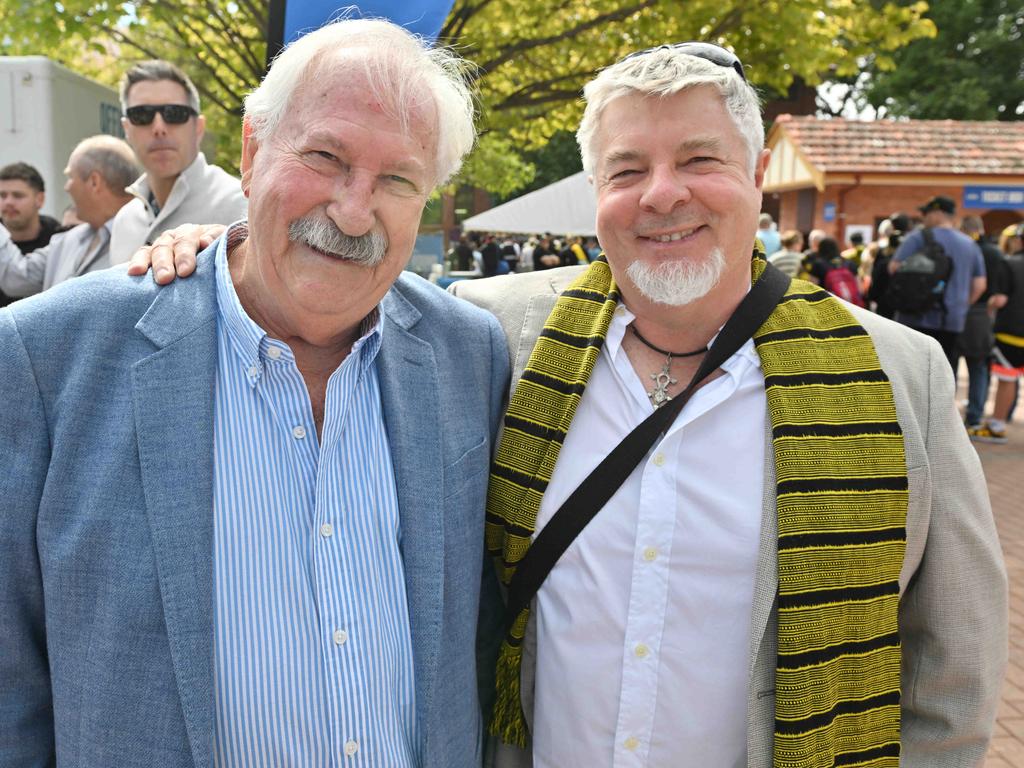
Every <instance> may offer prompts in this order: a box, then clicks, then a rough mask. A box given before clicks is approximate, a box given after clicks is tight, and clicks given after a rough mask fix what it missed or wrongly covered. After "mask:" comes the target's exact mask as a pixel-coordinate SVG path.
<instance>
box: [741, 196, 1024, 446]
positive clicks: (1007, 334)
mask: <svg viewBox="0 0 1024 768" xmlns="http://www.w3.org/2000/svg"><path fill="white" fill-rule="evenodd" d="M919 212H920V214H921V217H920V218H919V219H917V220H914V219H912V218H911V217H910V216H909V215H907V214H904V213H894V214H893V215H892V216H891V217H889V218H888V219H885V220H883V221H882V222H881V223H880V224H879V226H878V238H877V239H876V240H874V241H873V242H871V243H865V242H864V238H863V235H861V234H860V233H859V232H854V233H853V234H852V235H851V236H850V240H849V248H847V249H846V250H842V251H841V250H840V246H839V243H838V242H837V241H836V240H835V239H833V238H831V237H828V235H827V234H826V233H825V232H824V231H823V230H820V229H815V230H812V231H811V232H810V234H809V236H808V248H807V249H806V250H802V244H803V235H802V233H800V232H799V231H797V230H790V231H786V232H783V233H781V235H780V234H778V233H777V232H775V230H774V228H773V224H774V222H773V220H772V217H771V216H770V215H769V214H762V215H761V221H760V228H759V230H758V233H757V234H758V237H759V239H760V240H761V242H762V244H763V246H764V249H765V252H766V253H767V254H768V261H769V262H770V263H771V264H774V265H775V266H776V267H778V268H779V269H780V270H782V271H783V272H784V273H786V274H787V275H789V276H790V277H799V278H801V279H804V280H808V281H810V282H812V283H814V284H816V285H820V286H822V287H824V288H826V289H827V290H829V291H830V292H831V293H833V294H835V295H837V296H839V297H840V298H842V299H844V300H846V301H849V302H850V303H852V304H855V305H857V306H860V307H868V308H870V309H871V310H872V311H873V312H875V313H877V314H879V315H881V316H882V317H886V318H890V319H894V320H896V321H897V322H899V323H902V324H904V325H907V326H909V327H911V328H914V329H915V330H917V331H920V332H921V333H924V334H926V335H928V336H931V337H932V338H934V339H936V341H938V342H939V344H940V346H941V347H942V350H943V352H944V353H945V354H946V357H947V359H948V360H949V363H950V366H951V367H952V369H953V374H954V376H956V375H957V372H958V367H959V364H960V360H961V359H963V360H964V362H965V365H966V369H967V375H968V387H967V392H968V395H967V400H966V402H965V404H964V424H965V427H966V429H967V432H968V435H969V436H970V438H971V439H972V440H976V441H978V442H988V443H1005V442H1006V441H1007V437H1006V428H1007V424H1008V423H1009V421H1010V419H1011V418H1012V414H1013V409H1014V407H1015V404H1016V401H1017V393H1018V385H1019V381H1020V378H1021V377H1022V376H1024V277H1022V276H1021V269H1022V264H1024V240H1022V236H1024V223H1019V224H1013V225H1010V226H1007V227H1006V228H1005V229H1004V230H1003V231H1002V232H1001V233H1000V236H999V239H998V242H997V241H996V240H994V239H993V238H992V237H990V236H988V235H987V234H986V233H985V228H984V224H983V222H982V220H981V218H980V217H978V216H973V215H968V216H963V217H962V218H961V219H960V221H959V227H958V226H957V221H956V203H955V202H954V201H953V200H951V199H950V198H948V197H945V196H941V195H939V196H936V197H934V198H932V199H931V200H929V201H927V202H926V203H924V204H923V205H922V206H921V208H920V209H919ZM928 233H932V235H933V236H934V238H935V241H936V242H937V243H938V244H939V246H940V248H941V251H942V253H943V254H946V256H945V258H946V259H948V261H949V263H948V273H947V274H945V275H939V276H937V277H938V279H937V281H936V284H935V285H933V286H932V287H931V293H932V299H931V301H928V302H926V304H927V305H926V306H916V307H915V306H913V305H910V304H907V303H906V302H907V298H906V296H905V295H901V292H900V286H899V285H897V286H894V285H893V275H895V274H896V273H898V272H900V270H901V268H902V267H903V265H905V264H907V262H908V260H911V262H912V263H916V262H917V258H918V254H922V253H924V252H925V251H926V245H927V237H928ZM776 241H777V242H778V246H777V247H776V246H775V243H776ZM939 258H940V260H941V259H942V258H943V256H941V255H940V257H939ZM911 269H914V267H911ZM900 279H901V278H896V280H897V281H899V280H900ZM992 377H994V378H995V379H996V380H997V382H998V384H997V387H996V395H995V400H994V403H993V407H992V411H991V413H990V414H989V416H988V417H987V418H986V417H985V406H986V403H987V401H988V398H989V392H990V380H991V378H992Z"/></svg>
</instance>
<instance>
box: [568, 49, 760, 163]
mask: <svg viewBox="0 0 1024 768" xmlns="http://www.w3.org/2000/svg"><path fill="white" fill-rule="evenodd" d="M701 85H710V86H712V87H714V88H717V89H718V92H719V94H720V95H721V97H722V101H723V103H724V104H725V109H726V111H727V112H728V113H729V116H730V117H731V118H732V120H733V122H734V123H735V124H736V128H737V129H738V130H739V132H740V135H741V136H743V139H744V141H745V142H746V145H747V164H748V170H749V172H750V174H751V175H753V173H754V168H755V166H756V164H757V158H758V155H760V153H761V150H762V149H764V124H763V123H762V122H761V100H760V98H759V97H758V95H757V91H755V90H754V88H753V86H751V85H750V84H749V83H748V82H746V81H745V80H744V79H743V78H741V77H740V76H739V73H737V72H736V71H735V70H734V69H733V68H732V67H723V66H721V65H718V64H714V63H712V62H710V61H707V60H706V59H701V58H698V57H697V56H691V55H690V54H686V53H682V52H680V51H679V50H678V49H675V48H672V47H670V46H660V47H658V48H655V49H654V50H651V51H648V52H645V53H641V54H639V55H635V56H630V57H628V58H625V59H623V60H622V61H620V62H618V63H617V64H613V65H612V66H610V67H608V68H606V69H604V70H602V71H601V73H600V74H599V75H598V76H597V77H595V78H594V79H593V80H591V81H590V82H589V83H587V84H586V86H584V88H583V99H584V100H585V101H586V102H587V106H586V109H585V110H584V111H583V120H582V121H581V122H580V129H579V130H578V131H577V132H576V141H577V142H578V143H579V145H580V154H581V155H582V157H583V169H584V170H585V171H586V172H587V173H593V170H594V165H595V163H596V160H597V158H596V156H595V152H596V149H595V147H594V134H595V133H597V128H598V125H599V123H600V122H601V115H602V114H603V113H604V110H605V108H606V107H607V106H608V104H610V103H611V102H612V101H614V100H615V99H618V98H620V97H622V96H628V95H629V94H633V93H638V94H642V95H649V96H659V97H662V98H664V97H667V96H674V95H675V94H677V93H680V92H682V91H685V90H687V89H689V88H695V87H697V86H701Z"/></svg>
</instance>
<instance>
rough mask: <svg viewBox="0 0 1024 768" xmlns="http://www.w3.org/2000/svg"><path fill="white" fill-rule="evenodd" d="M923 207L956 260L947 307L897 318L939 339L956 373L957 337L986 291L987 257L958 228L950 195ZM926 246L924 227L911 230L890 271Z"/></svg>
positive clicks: (899, 314) (945, 296)
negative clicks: (968, 311) (968, 313)
mask: <svg viewBox="0 0 1024 768" xmlns="http://www.w3.org/2000/svg"><path fill="white" fill-rule="evenodd" d="M919 210H920V211H921V213H922V214H923V215H924V226H925V227H927V228H929V229H931V231H932V233H933V234H934V235H935V239H936V241H938V243H939V245H941V246H942V247H943V249H944V250H945V251H946V255H947V256H949V258H950V260H951V261H952V262H953V272H952V274H951V275H950V276H949V282H948V283H947V285H946V291H945V293H944V294H943V304H944V306H942V307H935V308H933V309H930V310H928V311H927V312H925V313H924V314H920V315H912V314H908V313H906V312H897V313H896V320H897V321H898V322H901V323H903V324H904V325H908V326H910V327H911V328H913V329H915V330H918V331H920V332H921V333H924V334H926V335H928V336H931V337H932V338H934V339H935V340H936V341H938V342H939V344H941V345H942V350H943V351H944V352H945V353H946V357H947V358H948V359H949V364H950V366H952V367H953V370H954V372H955V371H956V362H957V351H956V338H957V336H958V335H959V334H960V332H961V331H962V330H963V329H964V324H965V323H966V321H967V310H968V308H969V307H970V306H971V304H973V303H974V302H975V301H977V300H978V297H980V296H981V294H982V293H984V292H985V286H986V284H987V282H986V279H985V260H984V258H983V257H982V255H981V249H980V248H978V244H977V243H975V242H974V241H973V240H971V238H969V237H968V236H967V235H965V234H964V233H963V232H960V231H958V230H957V229H955V227H954V222H953V215H954V214H955V213H956V203H954V202H953V201H952V200H951V199H950V198H948V197H943V196H942V195H939V196H937V197H933V198H932V199H931V200H929V201H928V202H927V203H925V204H924V205H923V206H921V208H920V209H919ZM924 247H925V242H924V233H923V232H922V231H921V230H920V229H918V230H915V231H914V232H911V233H910V234H909V235H907V237H906V238H905V239H904V240H903V242H902V243H900V247H899V248H898V249H897V250H896V254H895V255H894V256H893V258H892V261H891V262H889V272H896V270H897V269H898V268H899V265H900V263H901V262H903V261H905V260H906V259H907V257H909V256H911V255H913V254H915V253H918V252H920V251H923V250H924Z"/></svg>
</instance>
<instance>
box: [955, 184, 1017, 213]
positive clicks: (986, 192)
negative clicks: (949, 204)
mask: <svg viewBox="0 0 1024 768" xmlns="http://www.w3.org/2000/svg"><path fill="white" fill-rule="evenodd" d="M963 207H964V208H997V209H1000V210H1004V211H1016V210H1018V209H1024V187H964V204H963Z"/></svg>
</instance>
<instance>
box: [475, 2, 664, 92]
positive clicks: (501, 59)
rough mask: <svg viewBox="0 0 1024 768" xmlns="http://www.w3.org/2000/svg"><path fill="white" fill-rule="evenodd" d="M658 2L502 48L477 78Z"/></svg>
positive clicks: (639, 5)
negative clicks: (527, 53) (543, 47)
mask: <svg viewBox="0 0 1024 768" xmlns="http://www.w3.org/2000/svg"><path fill="white" fill-rule="evenodd" d="M658 1H659V0H642V2H638V3H636V4H635V5H631V6H628V7H626V8H618V9H616V10H614V11H609V12H608V13H604V14H601V15H600V16H596V17H594V18H593V19H590V20H588V21H585V22H583V23H581V24H578V25H576V26H575V27H573V28H572V29H567V30H564V31H563V32H561V33H559V34H557V35H548V36H547V37H535V38H531V39H529V40H520V41H518V42H516V43H512V44H511V45H505V46H502V48H501V53H500V54H499V55H498V56H495V57H494V58H493V59H491V60H490V61H486V62H484V63H483V64H479V65H478V71H477V74H476V77H477V79H479V78H480V77H483V76H484V75H486V74H487V73H488V72H491V71H493V70H495V69H497V68H498V67H500V66H501V65H502V64H504V63H506V62H508V61H511V60H512V59H514V58H516V57H517V56H519V55H520V54H522V53H523V52H524V51H530V50H533V49H534V48H540V47H541V46H545V45H551V44H552V43H557V42H559V41H561V40H565V39H566V38H569V37H575V36H577V35H580V34H582V33H584V32H588V31H590V30H591V29H594V28H596V27H600V26H603V25H605V24H608V23H609V22H613V21H622V20H623V19H626V18H629V17H630V16H632V15H633V14H634V13H638V12H639V11H642V10H644V9H645V8H650V7H651V6H652V5H656V4H657V3H658Z"/></svg>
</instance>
